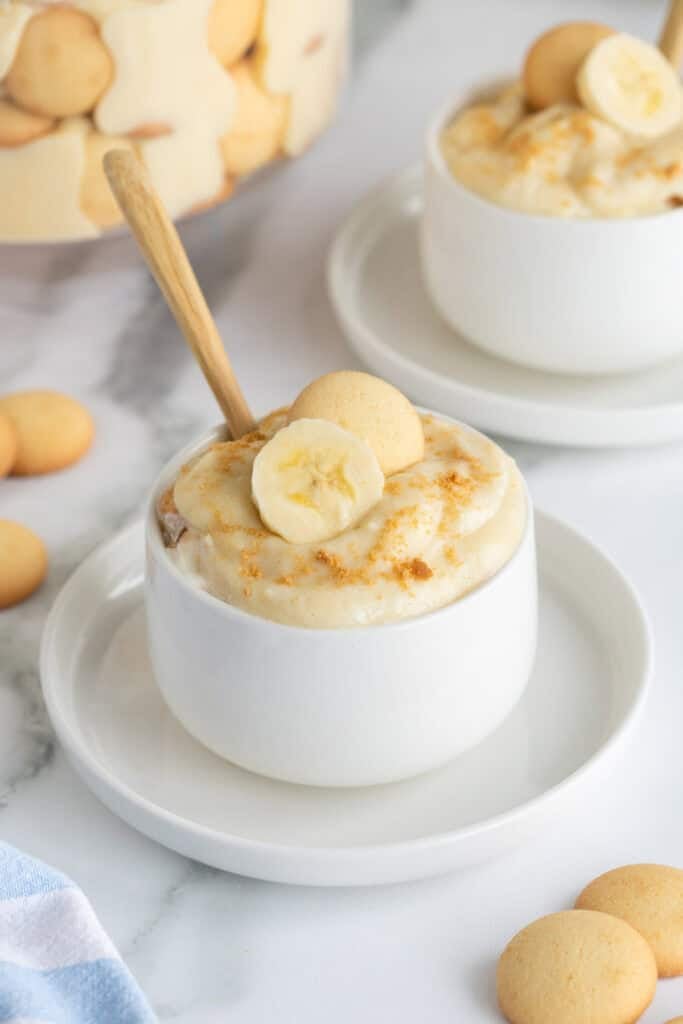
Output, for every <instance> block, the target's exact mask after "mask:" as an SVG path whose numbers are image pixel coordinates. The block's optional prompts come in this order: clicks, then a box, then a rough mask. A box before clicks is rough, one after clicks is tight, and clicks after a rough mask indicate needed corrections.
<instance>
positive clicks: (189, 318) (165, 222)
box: [103, 149, 255, 438]
mask: <svg viewBox="0 0 683 1024" xmlns="http://www.w3.org/2000/svg"><path fill="white" fill-rule="evenodd" d="M103 164H104V170H105V173H106V175H107V178H108V179H109V184H110V185H111V188H112V192H113V193H114V195H115V196H116V201H117V203H118V204H119V206H120V207H121V211H122V213H123V215H124V217H125V218H126V220H127V221H128V224H129V225H130V229H131V231H132V232H133V235H134V236H135V239H136V241H137V243H138V245H139V246H140V249H141V251H142V255H143V256H144V258H145V261H146V263H147V266H148V267H149V269H150V270H151V272H152V274H153V275H154V278H155V280H156V282H157V284H158V285H159V288H160V289H161V291H162V293H163V296H164V298H165V299H166V302H167V303H168V307H169V309H170V310H171V313H172V314H173V317H174V319H175V322H176V323H177V324H178V327H179V328H180V330H181V331H182V333H183V336H184V337H185V341H186V342H187V344H188V345H189V347H190V349H191V350H192V353H193V355H194V356H195V358H196V359H197V362H198V363H199V365H200V367H201V369H202V373H203V374H204V376H205V377H206V380H207V383H208V385H209V387H210V388H211V390H212V391H213V393H214V395H215V396H216V401H217V402H218V404H219V406H220V407H221V410H222V412H223V415H224V416H225V419H226V420H227V423H228V427H229V429H230V433H231V434H232V436H233V437H234V438H237V437H242V435H243V434H247V433H248V432H249V431H250V430H253V429H254V426H255V423H254V418H253V416H252V415H251V412H250V411H249V406H248V405H247V403H246V401H245V398H244V395H243V394H242V390H241V388H240V386H239V384H238V382H237V377H236V376H235V373H234V371H233V369H232V366H231V365H230V360H229V359H228V356H227V354H226V351H225V349H224V348H223V343H222V342H221V338H220V335H219V333H218V328H217V327H216V324H215V321H214V319H213V317H212V316H211V313H210V312H209V307H208V306H207V304H206V299H205V298H204V295H203V293H202V290H201V288H200V287H199V282H198V281H197V278H196V277H195V275H194V271H193V270H192V267H191V266H190V261H189V260H188V258H187V253H186V252H185V249H184V248H183V244H182V242H181V241H180V238H179V237H178V232H177V231H176V229H175V228H174V226H173V224H172V222H171V219H170V217H169V216H168V214H167V212H166V210H165V209H164V206H163V203H162V202H161V199H160V198H159V196H158V194H157V192H156V189H155V188H154V186H153V185H152V182H151V180H150V177H149V175H148V173H147V170H146V169H145V167H144V166H143V164H142V163H141V162H140V160H138V158H137V157H136V156H135V155H134V154H133V153H130V152H129V151H128V150H124V149H112V150H110V151H109V152H108V153H105V156H104V160H103Z"/></svg>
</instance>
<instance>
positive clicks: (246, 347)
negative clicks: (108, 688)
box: [0, 0, 683, 1024]
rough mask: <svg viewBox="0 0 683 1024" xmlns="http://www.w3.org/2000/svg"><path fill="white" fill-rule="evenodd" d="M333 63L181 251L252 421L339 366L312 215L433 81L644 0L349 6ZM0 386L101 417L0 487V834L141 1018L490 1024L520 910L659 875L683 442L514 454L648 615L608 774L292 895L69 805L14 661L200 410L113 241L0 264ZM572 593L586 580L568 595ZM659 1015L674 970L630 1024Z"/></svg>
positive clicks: (394, 131)
mask: <svg viewBox="0 0 683 1024" xmlns="http://www.w3.org/2000/svg"><path fill="white" fill-rule="evenodd" d="M357 8H358V19H357V25H356V44H357V45H356V50H357V59H356V65H355V69H354V77H353V81H352V83H351V87H350V89H349V91H348V94H347V97H346V100H345V104H344V106H343V109H342V111H341V114H340V117H339V120H338V122H337V124H336V126H335V128H334V130H333V131H331V132H329V133H328V134H327V135H326V136H325V137H324V138H323V139H322V140H321V141H320V143H319V144H318V145H317V146H316V147H315V148H314V150H313V151H312V152H311V153H310V154H309V155H308V156H306V157H305V158H304V159H302V160H300V161H299V162H297V163H295V164H292V165H291V166H288V167H285V168H283V169H281V170H279V171H278V172H277V173H274V174H269V175H267V176H266V177H265V178H263V179H261V180H260V181H259V182H257V183H255V184H254V185H253V186H251V187H250V188H249V190H248V191H246V192H245V193H244V194H243V196H242V197H241V198H240V199H239V201H238V202H236V203H234V204H232V205H228V206H227V207H225V208H224V209H223V210H221V211H220V212H218V213H216V214H212V215H208V216H204V217H202V218H199V219H197V220H195V221H192V222H190V223H188V224H186V225H185V226H184V227H183V236H184V238H185V241H186V243H187V245H188V248H189V250H190V253H191V257H192V259H193V261H194V263H195V266H196V268H197V271H198V275H199V278H200V280H201V283H202V285H203V287H204V288H205V290H206V293H207V295H208V298H209V301H210V304H211V306H212V307H213V309H214V310H215V312H216V314H217V319H218V322H219V326H220V328H221V330H222V332H223V335H224V338H225V340H226V343H227V345H228V347H229V350H230V353H231V355H232V358H233V360H234V363H235V366H236V369H237V372H238V375H239V376H240V378H241V380H242V381H243V385H244V389H245V392H246V393H247V395H248V396H250V399H251V401H252V403H253V405H254V407H255V409H256V411H257V412H265V411H266V410H267V409H269V408H271V407H273V406H276V405H278V404H282V403H284V402H285V401H287V400H288V399H289V398H290V397H291V396H292V395H293V394H295V393H296V392H297V391H298V390H299V389H300V388H301V387H302V385H303V384H304V383H305V382H306V381H308V380H309V379H310V378H311V377H313V376H315V375H317V374H319V373H321V372H324V371H326V370H329V369H333V368H338V367H340V366H349V365H353V364H354V361H353V359H352V357H351V356H350V355H349V353H348V351H347V350H346V348H345V345H344V341H343V338H342V336H341V333H340V331H339V329H338V327H337V326H336V323H335V321H334V318H333V315H332V312H331V309H330V305H329V302H328V300H327V297H326V293H325V282H324V262H325V254H326V251H327V249H328V246H329V243H330V240H331V238H332V235H333V233H334V229H335V225H336V224H337V223H338V222H339V220H340V218H341V217H343V216H344V215H345V214H346V212H347V211H348V210H349V209H350V207H351V206H352V205H353V203H354V202H355V201H356V200H357V199H358V197H359V196H360V195H361V194H362V193H363V192H365V191H366V190H367V189H368V188H369V187H371V186H373V185H374V184H375V183H376V182H377V181H378V180H379V179H381V178H382V177H383V176H384V175H386V174H388V173H390V172H392V171H394V170H395V169H397V168H400V167H402V166H403V165H405V164H406V163H408V162H410V161H412V160H414V159H416V158H417V157H418V156H419V152H420V138H421V130H422V126H423V125H424V123H425V120H426V118H427V116H428V114H429V112H430V111H431V110H432V108H433V107H434V106H435V105H436V104H438V103H440V102H441V101H442V100H443V98H444V96H446V95H447V94H448V93H449V91H451V90H456V89H457V88H458V87H459V86H460V85H461V84H464V83H465V82H467V81H468V80H470V79H474V78H476V77H477V75H480V74H481V70H482V68H484V69H487V70H491V71H492V72H494V73H495V72H501V71H506V70H508V69H511V68H514V67H515V66H516V65H517V63H518V61H519V59H520V57H521V54H522V53H523V51H524V47H525V43H526V42H527V41H528V40H529V39H530V38H532V37H533V36H534V35H535V34H536V33H537V32H538V31H539V30H540V29H541V28H542V27H544V26H546V25H547V24H549V23H552V22H556V21H558V20H562V18H566V17H587V18H593V19H595V18H600V19H603V20H605V21H608V22H609V21H611V22H614V23H616V24H619V25H621V26H623V27H624V28H626V29H630V30H632V31H635V32H641V33H643V34H645V35H646V36H650V37H652V36H654V35H656V32H657V30H658V27H659V21H660V20H661V17H662V11H663V0H662V2H658V0H593V2H592V3H589V2H587V0H488V2H487V3H482V2H478V0H477V2H475V0H460V2H459V3H458V4H454V3H449V2H447V0H412V2H411V0H365V2H363V0H358V2H357ZM0 316H1V318H2V319H1V324H2V336H1V341H0V387H1V389H2V390H3V391H5V390H10V389H18V388H24V387H34V386H35V387H41V386H50V387H53V388H57V389H61V390H64V391H67V392H69V393H72V394H74V395H76V396H78V397H80V398H82V399H83V400H84V401H85V402H86V403H87V405H88V406H89V407H90V408H91V410H92V411H93V413H94V415H95V418H96V420H97V428H98V434H97V440H96V443H95V446H94V449H93V451H92V452H91V454H90V455H89V456H88V458H87V459H85V460H84V461H83V462H82V463H80V464H79V465H77V466H75V467H73V468H72V469H70V470H68V471H66V472H63V473H59V474H55V475H53V476H50V477H44V478H42V479H33V480H11V481H2V483H1V484H0V515H2V516H3V517H10V518H15V519H18V520H21V521H23V522H25V523H27V524H28V525H30V526H31V527H33V528H34V529H35V530H37V531H38V532H39V533H40V534H41V535H42V536H43V537H44V538H45V540H46V541H47V543H48V545H49V548H50V552H51V568H50V574H49V578H48V581H47V583H46V585H45V586H44V587H43V588H42V590H41V591H40V592H39V593H38V594H37V595H36V596H35V597H34V598H32V599H31V600H30V601H28V602H26V603H25V604H23V605H21V606H20V607H18V608H16V609H13V610H11V611H8V612H3V613H2V615H0V836H1V837H2V838H3V839H6V840H8V841H9V842H12V843H15V844H16V845H18V846H20V847H22V848H24V849H25V850H27V851H28V852H30V853H32V854H35V855H36V856H39V857H41V858H43V859H45V860H46V861H48V862H49V863H52V864H54V865H55V866H57V867H59V868H60V869H62V870H63V871H65V872H67V873H68V874H70V875H71V876H72V877H73V878H74V879H75V880H76V881H77V882H78V883H79V884H80V885H81V886H82V887H83V889H84V890H85V891H86V893H87V894H88V896H89V897H90V899H91V901H92V903H93V905H94V907H95V909H96V911H97V913H98V914H99V916H100V918H101V920H102V922H103V924H104V925H105V927H106V928H107V929H108V931H109V932H110V934H111V936H112V938H113V939H114V941H115V942H116V944H117V945H118V947H119V948H120V950H121V952H122V954H123V956H124V958H125V960H126V961H127V963H128V964H129V965H130V967H131V969H132V970H133V971H134V973H135V974H136V976H137V978H138V979H139V981H140V983H141V985H142V987H143V989H144V990H145V992H146V993H147V995H148V997H149V999H150V1000H151V1002H152V1004H153V1005H154V1007H155V1009H156V1011H157V1013H158V1015H159V1018H160V1019H161V1020H162V1021H173V1022H176V1024H211V1022H218V1021H224V1020H235V1021H240V1024H263V1022H264V1021H268V1020H277V1021H279V1022H289V1021H291V1022H296V1024H307V1022H311V1024H313V1022H318V1021H321V1020H324V1021H325V1022H326V1024H342V1022H347V1021H357V1022H365V1021H368V1022H370V1021H377V1020H386V1019H391V1020H392V1021H393V1022H394V1024H402V1022H405V1024H408V1022H411V1024H412V1022H414V1021H428V1022H429V1024H450V1022H452V1021H462V1022H464V1021H468V1022H469V1021H471V1022H475V1021H476V1022H482V1024H483V1022H486V1021H491V1022H494V1021H496V1020H498V1019H499V1018H498V1015H497V1013H496V1011H495V1005H494V994H493V965H494V963H495V959H496V957H497V955H498V953H499V951H500V949H501V948H502V946H503V944H504V943H505V941H506V940H507V939H508V938H509V937H510V936H511V935H512V934H513V933H514V932H515V931H516V930H517V929H518V928H519V927H521V926H522V925H523V924H525V923H526V922H528V921H529V920H531V919H532V918H534V917H536V916H538V915H540V914H542V913H546V912H549V911H551V910H554V909H559V908H561V907H563V906H568V905H571V901H572V900H573V898H574V896H575V894H576V892H577V891H578V890H579V889H580V888H581V887H582V885H583V884H584V883H585V882H586V881H587V880H588V879H590V878H591V877H592V876H594V875H595V874H597V873H599V872H601V871H603V870H605V869H607V868H609V867H612V866H614V865H616V864H619V863H623V862H629V861H634V860H637V861H641V860H654V861H661V862H665V863H672V864H678V865H680V866H683V817H682V816H681V800H682V797H683V770H682V769H683V762H682V757H681V739H680V729H681V722H682V721H683V686H682V685H681V679H682V678H683V632H682V630H681V621H680V616H681V593H682V592H681V578H682V577H683V445H681V444H678V445H669V446H663V447H660V448H656V449H649V450H631V451H609V452H607V451H579V450H572V449H551V448H548V447H542V446H533V445H526V444H524V445H523V444H517V443H514V442H511V443H510V444H509V448H510V450H511V451H512V453H513V454H514V456H515V457H516V458H517V459H518V460H519V463H520V465H521V467H522V469H523V470H524V472H525V473H526V475H527V477H528V480H529V482H530V486H531V490H532V493H533V496H534V498H535V500H536V501H537V502H538V503H539V504H540V505H541V506H542V507H543V508H545V509H547V510H548V511H550V512H553V513H556V514H559V515H561V516H562V517H564V518H565V519H567V520H568V521H569V522H570V523H571V524H573V525H575V526H576V527H578V528H579V529H581V530H583V531H585V532H586V533H587V534H588V535H589V536H590V537H591V538H593V539H594V540H596V541H597V542H598V543H599V544H601V545H602V546H603V547H604V548H605V550H606V551H607V552H608V553H609V554H610V555H611V556H612V557H613V558H615V559H616V560H617V562H618V563H619V564H620V565H621V566H622V568H623V569H624V570H625V571H626V573H627V574H628V575H629V576H630V577H631V579H632V580H633V582H634V583H635V584H636V586H637V587H638V589H639V591H640V593H641V595H642V598H643V600H644V602H645V604H646V606H647V608H648V611H649V613H650V616H651V620H652V623H653V626H654V632H655V638H656V644H657V670H656V677H655V683H654V687H653V691H652V694H651V697H650V699H649V702H648V705H647V708H646V711H645V715H644V718H643V719H642V721H641V724H640V726H639V728H638V731H637V734H636V736H635V738H634V739H633V740H632V741H631V742H630V744H629V746H628V749H627V752H626V753H625V754H624V755H623V757H622V758H621V760H620V761H619V764H618V767H617V769H616V770H615V771H614V773H613V775H612V777H611V778H610V779H609V780H608V782H606V783H605V784H604V785H603V786H602V787H601V788H599V789H595V790H593V791H589V792H587V793H586V796H585V801H584V803H583V805H582V806H579V807H577V808H576V809H575V810H574V811H573V812H572V813H571V814H570V815H568V816H565V817H563V818H561V819H559V820H557V821H555V823H554V827H553V829H552V832H551V833H549V834H548V835H545V836H542V837H540V838H539V839H538V840H537V841H536V842H534V843H533V844H531V845H528V846H525V847H522V848H520V849H518V850H517V851H516V852H514V853H512V854H509V855H507V856H506V857H505V858H504V859H502V860H499V861H497V862H495V863H490V864H486V865H482V866H480V867H477V868H475V869H470V870H469V871H468V872H467V873H464V874H463V873H461V874H455V875H451V876H448V877H445V878H440V879H434V880H431V881H427V882H422V883H418V884H410V885H401V886H392V887H389V888H384V889H383V888H379V889H374V890H342V891H332V890H321V889H296V888H287V887H285V886H277V885H271V884H265V883H260V882H256V881H251V880H247V879H242V878H238V877H234V876H230V875H226V874H222V873H220V872H218V871H215V870H212V869H209V868H206V867H203V866H201V865H200V864H196V863H193V862H190V861H187V860H185V859H183V858H182V857H180V856H177V855H176V854H174V853H171V852H169V851H167V850H165V849H163V848H162V847H160V846H158V845H156V844H155V843H153V842H151V841H149V840H147V839H145V838H144V837H143V836H141V835H138V834H137V833H136V832H134V831H133V830H132V829H130V828H128V827H127V826H126V825H124V824H123V823H122V822H120V821H119V820H118V819H117V818H115V817H114V816H113V815H112V814H110V813H109V812H108V811H107V810H105V809H104V808H103V807H102V806H101V805H100V804H99V803H98V802H97V801H96V799H95V798H94V797H93V796H92V795H91V794H90V792H89V791H88V790H87V789H86V788H85V786H84V785H83V783H82V782H81V781H80V779H79V778H78V777H77V776H76V775H75V774H74V772H73V771H72V770H71V768H70V767H69V766H68V764H67V763H66V761H65V758H64V756H63V753H62V751H61V750H60V749H59V747H58V745H56V743H55V741H54V738H53V735H52V732H51V729H50V725H49V722H48V720H47V718H46V715H45V711H44V708H43V705H42V703H41V698H40V684H39V678H38V671H37V651H38V645H39V639H40V633H41V627H42V624H43V622H44V619H45V615H46V613H47V610H48V608H49V606H50V603H51V601H52V600H53V598H54V596H55V594H56V593H57V591H58V590H59V588H60V587H61V585H62V584H63V582H64V581H65V579H66V578H67V577H68V575H69V574H70V573H71V571H72V570H73V569H74V567H75V566H76V565H77V564H78V562H79V561H80V560H81V559H82V558H83V556H84V555H85V554H86V553H87V552H89V551H90V550H91V549H92V548H93V547H94V546H95V545H96V544H98V543H99V542H100V541H102V540H103V539H105V538H107V537H109V536H110V535H111V534H112V532H113V531H115V530H116V529H118V528H119V527H120V526H122V525H123V524H125V523H126V522H128V521H130V520H132V519H133V518H135V517H136V516H137V515H138V514H139V511H140V508H141V503H142V500H143V496H144V494H145V491H146V489H147V487H148V485H149V482H150V481H151V479H152V478H153V477H154V475H155V474H156V471H157V469H158V467H159V466H160V464H161V463H162V461H164V460H165V459H166V458H167V457H168V456H169V455H170V454H171V452H173V450H174V449H176V448H177V447H178V446H179V445H180V444H181V443H184V442H185V441H186V440H188V439H189V438H191V437H192V435H194V434H195V433H197V432H199V431H200V430H201V429H203V428H204V427H205V426H207V425H209V424H210V423H212V422H213V421H215V420H216V419H217V413H216V409H215V407H214V404H213V399H212V398H211V395H210V394H209V392H208V391H207V389H206V387H205V386H204V384H203V382H202V380H201V379H200V375H199V371H198V370H197V369H196V368H195V366H194V365H193V364H192V362H191V360H190V358H189V356H188V353H187V351H186V350H185V348H184V345H183V343H182V341H181V340H180V338H179V336H178V334H177V332H176V330H175V329H174V327H173V325H172V323H171V320H170V317H169V315H168V313H167V312H166V310H165V308H164V306H163V303H162V301H161V299H160V297H159V295H158V294H157V292H156V289H155V286H154V285H153V283H152V282H151V280H150V278H149V277H148V275H147V274H146V273H145V271H144V270H143V269H142V267H141V265H140V262H139V259H138V258H137V255H136V252H135V251H134V249H133V246H132V244H131V242H130V240H129V239H127V238H125V237H122V238H118V239H115V240H110V241H107V242H105V243H104V244H101V245H93V244H77V245H72V246H57V247H54V248H45V249H41V248H38V247H17V248H12V249H9V248H6V249H4V250H2V251H0ZM587 585H590V581H587ZM680 1013H683V980H680V981H673V982H668V983H665V984H662V985H661V986H660V988H659V991H658V994H657V997H656V1002H655V1004H654V1007H653V1008H651V1009H650V1011H649V1012H648V1014H647V1015H646V1016H645V1018H644V1020H645V1021H646V1022H648V1024H656V1022H660V1024H661V1022H663V1021H664V1020H666V1019H667V1018H668V1017H670V1016H673V1015H675V1014H680Z"/></svg>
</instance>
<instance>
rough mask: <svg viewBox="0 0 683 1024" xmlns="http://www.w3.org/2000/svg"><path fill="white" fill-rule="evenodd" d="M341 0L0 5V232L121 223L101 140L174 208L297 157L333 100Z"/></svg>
mask: <svg viewBox="0 0 683 1024" xmlns="http://www.w3.org/2000/svg"><path fill="white" fill-rule="evenodd" d="M349 8H350V0H304V2H301V0H297V2H290V0H71V2H62V0H60V2H54V0H0V191H1V192H2V195H3V202H2V204H1V205H0V241H10V240H12V241H35V240H40V241H44V240H50V241H56V240H63V239H76V238H92V237H96V236H98V235H100V234H102V232H104V231H106V230H107V229H109V228H112V227H115V226H116V225H119V224H120V223H121V222H122V216H121V213H120V211H119V208H118V206H117V204H116V202H115V200H114V197H113V195H112V193H111V191H110V189H109V185H108V183H107V180H106V177H105V175H104V172H103V170H102V157H103V155H104V154H105V153H106V152H107V150H109V149H122V148H123V149H130V150H132V151H134V152H135V153H136V154H137V155H138V157H139V158H140V159H141V160H142V161H143V163H144V164H145V166H146V168H147V171H148V173H149V175H150V177H151V179H152V182H153V184H154V186H155V188H156V190H157V191H158V193H159V195H160V196H161V199H162V201H163V202H164V204H165V206H166V207H167V209H168V210H169V212H170V213H171V215H172V216H173V217H182V216H184V215H186V214H191V213H194V212H199V211H202V210H205V209H207V208H209V207H212V206H215V205H216V204H218V203H220V202H222V201H224V200H225V199H227V198H229V197H230V196H231V195H232V194H233V192H234V191H235V188H236V186H237V185H238V184H239V182H240V181H242V180H243V179H245V178H246V177H247V176H248V175H251V174H252V173H253V172H255V171H257V170H258V169H259V168H262V167H265V166H266V165H268V164H272V163H273V162H274V161H276V160H278V159H279V158H281V157H288V158H289V157H296V156H298V155H299V154H300V153H302V152H303V151H304V150H305V149H307V148H308V146H309V145H310V144H311V143H312V142H313V140H314V139H315V138H316V137H317V136H318V135H319V134H320V132H321V131H322V130H323V129H324V128H325V126H326V125H327V124H328V122H329V121H330V120H331V118H332V115H333V113H334V110H335V106H336V101H337V97H338V94H339V91H340V88H341V84H342V80H343V78H344V74H345V70H346V64H347V45H348V33H349Z"/></svg>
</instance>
